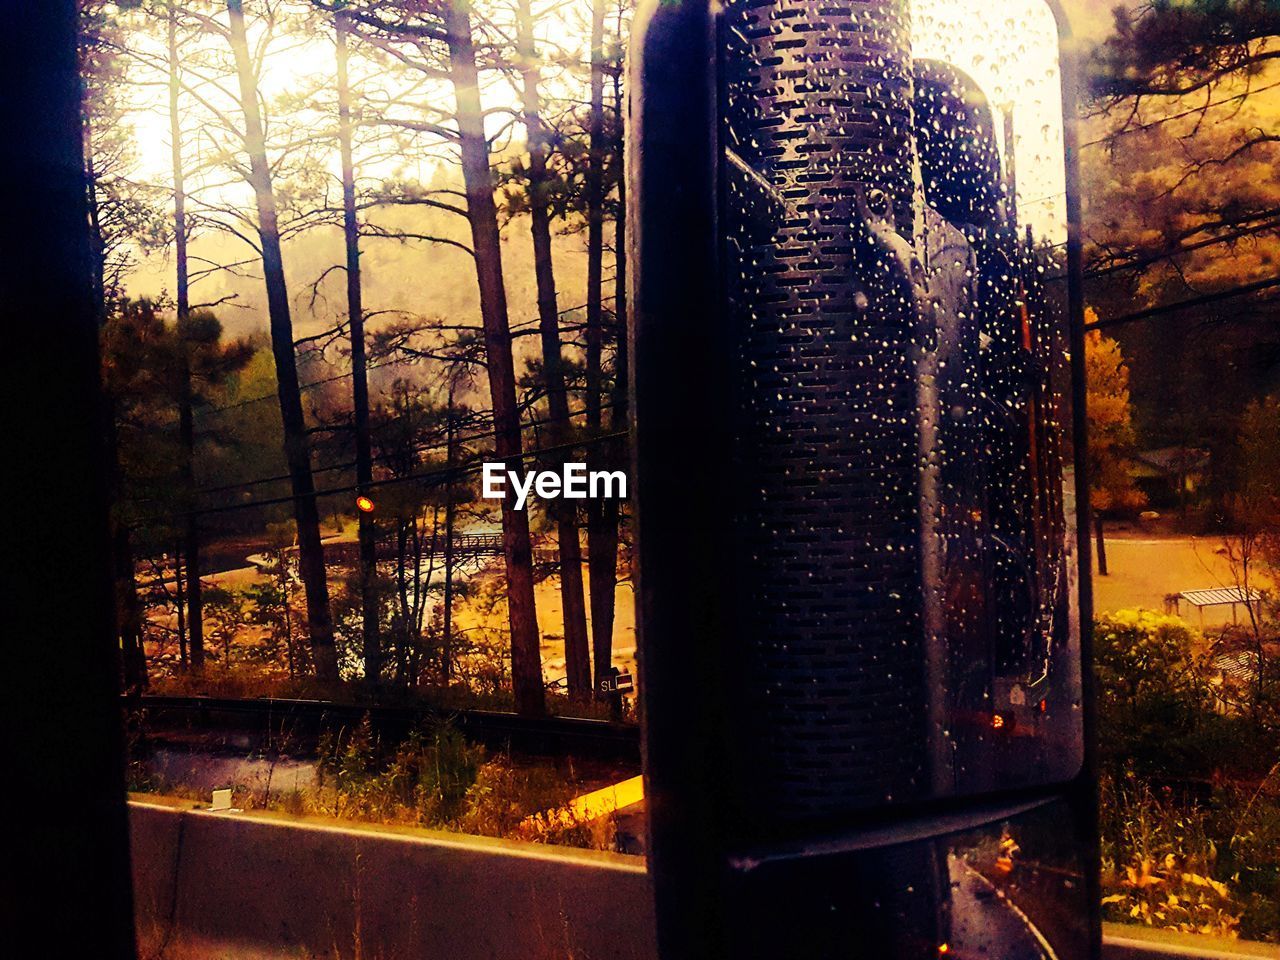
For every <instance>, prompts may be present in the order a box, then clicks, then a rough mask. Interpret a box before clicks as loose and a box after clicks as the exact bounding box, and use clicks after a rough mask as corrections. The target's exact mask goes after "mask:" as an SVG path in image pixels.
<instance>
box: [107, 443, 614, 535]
mask: <svg viewBox="0 0 1280 960" xmlns="http://www.w3.org/2000/svg"><path fill="white" fill-rule="evenodd" d="M630 435H631V432H630V431H629V430H616V431H614V432H612V433H604V434H600V435H598V436H595V437H586V438H583V439H581V440H572V441H570V442H568V443H561V444H556V445H554V446H550V447H539V448H537V449H534V450H525V451H522V452H521V453H520V454H519V455H518V456H515V457H505V458H503V462H504V463H505V462H510V461H512V460H520V461H523V460H528V459H530V458H532V457H540V456H545V455H546V454H550V453H563V452H566V451H569V450H576V449H580V448H582V447H590V446H595V445H596V444H600V443H607V442H610V441H613V440H622V439H625V438H627V437H629V436H630ZM483 466H484V465H483V464H481V463H472V464H466V465H463V466H457V467H441V468H438V469H435V470H424V471H422V472H421V473H411V474H407V475H405V476H403V477H386V478H384V479H382V480H374V481H373V482H372V483H369V484H365V485H364V486H363V487H361V486H358V485H356V484H349V485H347V486H342V487H330V488H328V489H325V490H315V491H313V492H312V493H310V494H308V496H310V497H317V498H318V497H329V496H334V495H336V494H340V493H355V492H356V491H358V490H369V489H373V488H379V489H380V488H383V487H390V486H394V485H396V484H401V483H415V482H432V485H438V484H440V483H448V482H449V481H451V480H455V479H457V478H459V477H464V476H467V475H469V474H472V473H479V472H480V471H481V469H483ZM297 499H298V498H297V497H295V496H294V495H292V494H289V495H287V496H282V497H267V498H264V499H261V500H251V501H246V502H245V503H233V504H226V505H223V506H220V507H206V508H204V509H201V510H193V511H191V513H193V514H194V515H195V516H209V515H211V514H217V513H230V512H232V511H235V510H249V509H251V508H254V507H270V506H277V505H279V504H283V503H293V502H294V501H295V500H297ZM186 515H187V514H186V513H185V512H184V513H177V514H153V515H152V516H149V517H143V518H141V519H139V520H137V521H135V522H134V523H133V524H131V526H133V527H135V528H136V527H139V526H142V525H143V524H148V523H156V522H159V521H163V520H173V519H176V518H177V517H181V516H186Z"/></svg>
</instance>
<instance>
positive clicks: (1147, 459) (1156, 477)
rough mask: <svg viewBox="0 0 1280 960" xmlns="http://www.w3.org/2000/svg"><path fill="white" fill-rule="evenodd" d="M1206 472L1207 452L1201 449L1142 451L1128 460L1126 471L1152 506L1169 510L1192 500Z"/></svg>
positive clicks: (1207, 464)
mask: <svg viewBox="0 0 1280 960" xmlns="http://www.w3.org/2000/svg"><path fill="white" fill-rule="evenodd" d="M1208 471H1209V451H1208V450H1205V449H1203V448H1202V447H1161V448H1160V449H1158V450H1143V451H1140V452H1138V453H1135V454H1134V455H1133V456H1132V457H1131V458H1130V460H1129V472H1130V475H1131V476H1132V477H1133V479H1134V483H1136V484H1137V486H1138V489H1139V490H1141V491H1142V492H1143V493H1145V494H1146V495H1147V499H1148V500H1149V501H1150V503H1151V505H1152V506H1156V507H1160V506H1164V507H1170V506H1176V505H1178V504H1181V503H1183V502H1185V501H1186V500H1187V499H1189V498H1191V497H1194V496H1195V494H1196V492H1197V491H1198V490H1199V489H1200V488H1201V486H1203V485H1204V481H1205V476H1206V474H1207V473H1208Z"/></svg>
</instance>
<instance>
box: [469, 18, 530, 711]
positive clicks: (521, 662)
mask: <svg viewBox="0 0 1280 960" xmlns="http://www.w3.org/2000/svg"><path fill="white" fill-rule="evenodd" d="M444 15H445V30H446V32H447V34H448V45H449V72H450V78H451V80H452V81H453V89H454V97H455V99H456V101H457V106H456V114H457V124H458V136H459V141H460V143H459V145H460V147H461V151H462V176H463V181H464V184H465V187H466V193H467V219H468V220H469V221H470V224H471V240H472V246H473V248H474V250H475V260H476V278H477V280H478V282H479V286H480V313H481V318H482V322H483V326H484V342H485V355H486V358H487V360H488V371H489V394H490V399H491V403H492V406H493V421H494V445H495V447H496V448H497V454H498V456H499V457H500V458H501V459H502V460H504V461H505V462H506V467H507V469H508V470H513V471H521V470H522V464H521V456H520V455H521V441H520V413H519V409H518V407H517V405H516V376H515V361H514V359H513V357H512V352H511V328H510V323H509V318H508V316H507V292H506V284H505V281H504V279H503V276H502V240H501V237H500V235H499V232H498V216H497V209H496V207H495V205H494V199H493V175H492V171H490V169H489V143H488V140H487V139H486V137H485V131H484V115H483V113H482V112H481V106H480V77H479V71H478V69H477V67H476V53H475V45H474V41H473V39H472V35H471V9H470V2H469V0H454V2H452V3H448V4H446V6H445V12H444ZM502 552H503V558H504V560H505V563H506V575H507V611H508V616H509V621H510V625H511V681H512V687H513V689H514V692H515V702H516V709H517V710H518V711H519V712H520V713H521V714H523V715H526V716H539V715H541V714H543V713H545V712H546V688H545V686H544V685H543V680H542V657H541V652H540V650H539V646H538V645H539V636H538V616H537V608H536V606H535V601H534V594H533V548H532V546H531V544H530V541H529V515H528V514H527V513H525V512H524V511H523V510H515V509H513V506H512V503H511V500H510V498H507V499H504V500H503V501H502Z"/></svg>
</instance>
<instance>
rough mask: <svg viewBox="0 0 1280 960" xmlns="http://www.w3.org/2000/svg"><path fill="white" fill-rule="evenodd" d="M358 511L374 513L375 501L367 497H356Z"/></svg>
mask: <svg viewBox="0 0 1280 960" xmlns="http://www.w3.org/2000/svg"><path fill="white" fill-rule="evenodd" d="M356 509H357V510H359V511H360V512H361V513H373V509H374V505H373V501H372V500H370V499H369V498H368V497H365V496H359V497H356Z"/></svg>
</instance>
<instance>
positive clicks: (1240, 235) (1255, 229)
mask: <svg viewBox="0 0 1280 960" xmlns="http://www.w3.org/2000/svg"><path fill="white" fill-rule="evenodd" d="M1257 216H1259V217H1269V218H1271V219H1268V220H1266V221H1265V222H1263V223H1257V224H1254V225H1253V226H1252V227H1241V228H1240V229H1239V230H1233V231H1232V232H1230V233H1226V234H1223V235H1222V236H1218V237H1209V238H1208V239H1206V240H1197V241H1196V242H1195V243H1188V244H1184V245H1182V246H1179V247H1175V248H1174V249H1172V250H1166V251H1164V252H1163V253H1158V254H1152V255H1151V256H1148V257H1140V258H1137V259H1134V260H1127V261H1125V262H1123V263H1114V264H1112V265H1110V266H1108V267H1099V268H1097V269H1094V270H1086V271H1085V272H1084V279H1085V280H1097V279H1099V278H1100V277H1107V276H1111V275H1112V274H1116V273H1124V272H1125V271H1126V270H1140V269H1142V268H1143V267H1150V266H1153V265H1154V264H1157V263H1160V262H1162V261H1164V260H1170V259H1172V258H1173V257H1179V256H1182V255H1183V254H1185V253H1193V252H1195V251H1196V250H1203V249H1205V248H1206V247H1213V246H1217V245H1218V244H1220V243H1232V242H1234V241H1236V240H1243V239H1245V238H1246V237H1252V236H1256V235H1257V234H1260V233H1266V232H1267V231H1269V230H1280V207H1274V208H1272V209H1270V210H1265V211H1263V212H1262V213H1259V214H1258V215H1257ZM1065 279H1067V274H1065V273H1059V274H1056V275H1055V276H1052V277H1046V278H1045V282H1046V283H1057V282H1059V281H1062V280H1065Z"/></svg>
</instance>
